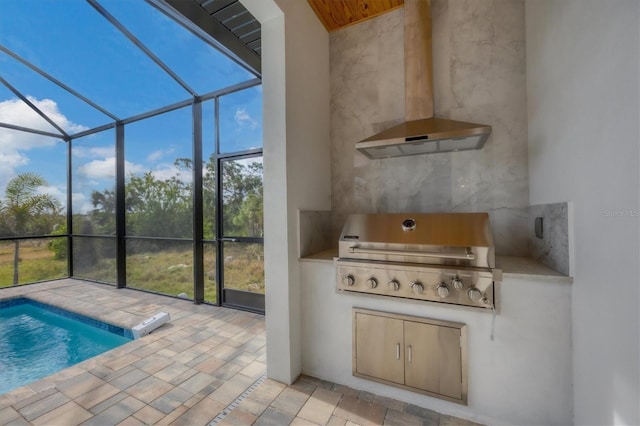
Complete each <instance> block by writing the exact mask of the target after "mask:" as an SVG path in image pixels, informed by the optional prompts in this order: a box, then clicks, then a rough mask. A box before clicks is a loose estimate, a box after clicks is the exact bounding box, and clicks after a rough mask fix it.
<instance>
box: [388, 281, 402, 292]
mask: <svg viewBox="0 0 640 426" xmlns="http://www.w3.org/2000/svg"><path fill="white" fill-rule="evenodd" d="M387 285H388V286H389V288H390V289H391V291H398V289H399V288H400V283H399V282H398V280H391V281H389V282H388V283H387Z"/></svg>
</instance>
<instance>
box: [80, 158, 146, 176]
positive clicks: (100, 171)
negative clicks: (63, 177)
mask: <svg viewBox="0 0 640 426" xmlns="http://www.w3.org/2000/svg"><path fill="white" fill-rule="evenodd" d="M124 169H125V171H126V174H127V175H129V174H132V173H140V172H143V171H144V170H145V168H144V167H143V166H141V165H139V164H134V163H131V162H129V161H125V162H124ZM78 174H79V175H81V176H84V177H87V178H90V179H113V178H115V176H116V157H107V158H105V159H102V160H92V161H89V162H88V163H86V164H83V165H82V166H80V167H78Z"/></svg>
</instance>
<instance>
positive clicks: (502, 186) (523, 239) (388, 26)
mask: <svg viewBox="0 0 640 426" xmlns="http://www.w3.org/2000/svg"><path fill="white" fill-rule="evenodd" d="M432 16H433V62H434V98H435V99H434V101H435V115H436V116H437V117H447V118H451V119H457V120H465V121H472V122H477V123H483V124H489V125H491V126H492V127H493V133H492V135H491V137H490V138H489V140H488V141H487V143H486V145H485V146H484V148H483V149H482V150H478V151H467V152H456V153H443V154H435V155H421V156H415V157H403V158H390V159H382V160H369V159H367V158H366V157H365V156H363V155H362V154H360V153H359V152H357V151H356V150H355V149H354V144H355V143H356V142H358V141H359V140H361V139H364V138H366V137H369V136H371V135H373V134H374V133H376V132H379V131H381V130H384V129H386V128H388V127H390V126H392V125H395V124H397V123H399V122H402V121H404V52H403V44H404V29H403V24H404V9H402V8H400V9H397V10H395V11H392V12H389V13H386V14H384V15H381V16H379V17H377V18H375V19H371V20H368V21H364V22H362V23H359V24H357V25H353V26H350V27H347V28H344V29H342V30H340V31H336V32H333V33H331V34H330V55H331V56H330V73H331V162H332V212H333V213H332V234H333V235H332V238H334V239H336V240H337V237H338V234H339V231H340V229H341V227H342V224H343V223H344V219H345V217H346V215H348V214H349V213H356V212H362V213H376V212H412V211H419V212H433V211H454V212H458V211H488V212H489V213H490V214H491V220H492V226H493V229H494V234H495V239H496V249H497V253H498V254H504V255H516V256H526V255H527V254H528V250H529V248H528V228H527V225H528V220H529V216H528V211H527V209H526V207H527V205H528V201H529V191H528V169H527V167H528V160H527V124H526V117H527V115H526V76H525V38H524V37H525V27H524V23H525V20H524V2H523V0H432Z"/></svg>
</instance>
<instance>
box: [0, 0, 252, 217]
mask: <svg viewBox="0 0 640 426" xmlns="http://www.w3.org/2000/svg"><path fill="white" fill-rule="evenodd" d="M99 3H100V5H101V6H102V7H104V8H105V9H106V10H107V11H108V12H109V13H110V14H111V15H113V16H114V17H115V18H116V19H117V20H118V21H120V22H121V23H122V24H124V25H125V26H126V27H127V29H128V30H129V31H131V32H132V33H133V34H134V35H135V36H136V37H137V38H138V39H140V40H141V41H142V42H143V43H145V45H146V46H147V47H148V48H149V49H150V50H151V51H152V52H153V53H154V54H155V55H157V56H158V57H160V59H161V60H162V61H163V62H164V63H166V64H167V65H168V66H169V67H170V68H171V69H172V70H173V71H174V72H176V73H177V74H178V75H179V76H180V78H181V79H182V80H184V81H185V82H186V83H187V84H188V85H189V86H190V87H191V88H192V89H193V90H195V91H196V92H197V93H198V94H205V93H208V92H211V91H215V90H218V89H221V88H224V87H228V86H231V85H233V84H237V83H240V82H242V81H246V80H249V79H252V78H255V76H254V75H253V74H251V73H249V72H248V71H247V70H245V69H244V68H242V67H241V66H239V65H238V64H236V63H235V62H233V61H231V60H230V59H228V58H227V57H226V56H224V55H222V54H221V53H219V52H218V51H216V50H215V49H214V48H212V47H211V46H209V45H208V44H206V43H204V42H203V41H201V40H200V39H199V38H197V37H195V36H194V35H193V34H191V33H190V32H189V31H187V30H185V29H184V28H183V27H181V26H180V25H178V24H177V23H175V22H173V21H172V20H171V19H169V18H167V17H166V16H165V15H164V14H162V13H161V12H159V11H157V10H156V9H155V8H153V7H151V6H149V5H148V4H147V3H146V2H144V1H131V0H99ZM0 7H1V9H2V13H0V45H2V46H4V47H6V48H7V49H10V50H11V51H13V52H14V53H16V54H17V55H19V56H21V57H22V58H24V59H26V60H28V61H29V62H31V63H32V64H34V65H35V66H37V67H39V68H41V69H43V70H44V71H46V72H47V73H49V74H50V75H52V76H53V77H55V78H56V79H58V80H60V81H62V82H63V83H65V84H66V85H68V86H70V87H71V88H73V89H74V90H76V91H77V92H79V93H80V94H82V95H83V96H85V97H87V98H89V99H90V100H91V101H93V102H94V103H96V104H98V105H99V106H100V107H102V108H103V109H106V110H107V111H108V112H110V113H111V114H112V115H115V116H116V117H118V118H120V119H123V118H128V117H131V116H134V115H137V114H140V113H144V112H147V111H151V110H154V109H157V108H161V107H164V106H166V105H170V104H174V103H176V102H179V101H183V100H185V99H189V98H190V96H191V95H190V94H189V93H188V92H187V91H186V90H184V88H182V87H181V86H180V85H179V84H178V83H176V82H175V81H174V80H173V79H172V78H171V77H170V76H168V75H167V74H166V73H165V72H164V71H163V70H162V69H161V68H160V67H158V66H157V65H156V64H155V63H154V62H153V61H152V60H151V59H149V58H148V57H147V56H146V55H145V54H144V53H143V52H142V51H140V50H139V49H138V48H137V47H135V46H134V44H133V43H131V42H130V41H129V40H128V39H127V38H126V37H125V36H124V35H122V34H121V33H120V32H119V31H118V30H117V29H116V28H115V27H114V26H112V25H111V24H110V23H109V22H108V21H107V20H106V19H105V18H104V17H103V16H102V15H100V14H99V13H98V12H97V11H96V10H95V9H94V8H93V7H91V5H90V4H88V3H87V2H86V1H84V0H0ZM0 77H2V78H3V79H4V80H6V81H7V82H8V83H9V84H10V85H11V86H13V87H15V88H16V89H17V90H19V91H20V92H21V93H22V94H23V95H25V96H26V97H27V98H28V100H29V101H30V102H31V103H33V104H34V105H36V106H37V107H38V108H39V109H40V110H41V111H42V112H43V113H45V114H46V115H47V116H48V117H49V118H51V120H52V121H54V122H55V123H56V124H57V125H58V126H59V127H61V128H62V129H64V130H65V131H66V132H67V133H69V134H74V133H78V132H80V131H84V130H87V129H93V128H95V127H98V126H101V125H104V124H108V123H112V122H113V119H112V118H110V117H109V116H107V115H105V114H103V113H102V112H100V111H99V110H97V109H94V108H93V107H91V106H89V105H87V104H86V103H84V102H83V101H81V100H79V99H77V98H76V97H74V96H72V95H70V94H69V93H68V92H66V91H65V90H63V89H61V88H59V87H58V86H56V85H55V84H53V83H51V82H50V81H48V80H47V79H45V78H43V77H42V76H40V75H38V74H37V73H35V72H33V71H32V70H30V69H29V68H27V67H25V66H24V65H22V64H20V63H19V62H18V61H16V60H14V59H13V58H11V57H10V56H9V55H6V54H5V53H3V52H0ZM219 116H220V130H219V131H220V141H221V151H222V152H234V151H241V150H244V149H248V148H254V147H260V146H262V90H261V86H257V87H253V88H250V89H246V90H244V91H242V92H236V93H233V94H230V95H226V96H224V97H222V98H220V111H219ZM0 122H3V123H9V124H13V125H18V126H22V127H28V128H34V129H39V130H45V131H48V132H52V133H58V132H57V131H56V130H55V128H54V127H52V126H51V125H50V124H49V123H47V122H46V121H45V120H44V119H43V118H42V117H40V116H39V115H38V114H36V113H35V112H34V111H33V110H32V109H31V108H30V107H29V106H28V105H27V104H26V103H24V102H23V101H22V100H21V99H19V98H18V97H17V96H16V95H15V94H14V93H12V91H11V90H9V89H8V88H7V87H6V86H5V85H2V84H0ZM203 135H204V141H203V143H204V147H203V151H204V156H205V158H208V156H209V155H210V154H211V153H212V152H213V149H214V135H215V121H214V102H213V100H211V101H207V102H205V103H204V104H203ZM191 138H192V119H191V109H190V108H183V109H180V110H177V111H172V112H170V113H167V114H163V115H162V116H157V117H153V118H151V119H147V120H142V121H138V122H134V123H130V124H128V125H126V126H125V162H126V163H125V164H126V167H125V169H126V172H127V174H129V173H134V174H142V173H145V172H148V171H150V172H152V173H153V174H154V176H156V177H157V178H160V179H166V178H170V177H172V176H178V177H180V178H181V179H184V180H186V181H190V180H191V176H190V174H188V173H185V172H184V171H181V170H179V169H177V168H176V167H175V166H174V165H173V163H174V160H175V159H176V158H181V157H187V158H190V157H191V152H192V150H191ZM72 143H73V151H72V164H73V178H74V179H73V181H74V186H73V200H74V202H73V209H74V213H79V212H86V211H89V210H90V209H91V208H92V206H91V203H90V199H91V191H92V190H100V191H102V190H105V189H110V190H111V189H113V186H114V179H115V131H114V130H112V129H111V130H107V131H104V132H100V133H98V134H93V135H90V136H85V137H83V138H79V139H75V140H74V141H73V142H72ZM66 163H67V155H66V142H64V141H62V140H61V139H57V138H51V137H46V136H40V135H35V134H31V133H26V132H19V131H15V130H8V129H5V128H0V199H1V198H3V196H4V190H5V187H6V184H7V182H8V181H9V180H10V179H12V178H13V177H15V176H16V175H17V174H19V173H21V172H26V171H30V172H37V173H39V174H40V175H42V176H43V177H44V178H45V179H46V180H47V182H48V183H49V186H48V187H45V188H40V189H39V190H40V191H41V192H47V193H51V194H53V195H54V196H55V197H56V198H58V199H59V200H60V201H61V204H62V205H63V206H64V205H66V179H67V176H66Z"/></svg>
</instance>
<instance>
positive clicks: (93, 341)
mask: <svg viewBox="0 0 640 426" xmlns="http://www.w3.org/2000/svg"><path fill="white" fill-rule="evenodd" d="M12 302H13V303H10V304H9V303H0V394H3V393H5V392H8V391H10V390H12V389H15V388H18V387H20V386H23V385H26V384H27V383H30V382H32V381H35V380H38V379H41V378H43V377H46V376H48V375H51V374H53V373H55V372H57V371H60V370H62V369H64V368H67V367H70V366H72V365H74V364H77V363H79V362H82V361H84V360H86V359H88V358H91V357H94V356H96V355H98V354H101V353H103V352H106V351H108V350H110V349H113V348H115V347H118V346H120V345H122V344H124V343H127V342H130V341H131V338H130V337H127V336H128V335H129V334H130V330H125V329H122V328H120V327H115V326H112V325H109V324H105V323H101V322H100V321H97V320H93V319H90V318H87V317H82V316H79V315H77V314H73V313H70V312H66V311H62V310H61V309H59V308H54V307H48V305H44V304H41V303H39V302H35V301H31V300H29V299H18V300H17V301H16V300H14V301H12ZM3 305H5V307H3ZM6 305H9V306H6ZM56 312H59V313H56ZM98 327H100V328H98ZM103 328H104V329H103ZM110 329H111V330H112V331H115V333H114V332H110V331H108V330H110ZM116 333H118V334H116Z"/></svg>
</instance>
